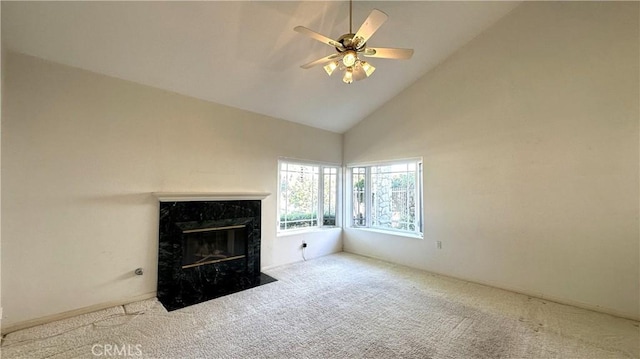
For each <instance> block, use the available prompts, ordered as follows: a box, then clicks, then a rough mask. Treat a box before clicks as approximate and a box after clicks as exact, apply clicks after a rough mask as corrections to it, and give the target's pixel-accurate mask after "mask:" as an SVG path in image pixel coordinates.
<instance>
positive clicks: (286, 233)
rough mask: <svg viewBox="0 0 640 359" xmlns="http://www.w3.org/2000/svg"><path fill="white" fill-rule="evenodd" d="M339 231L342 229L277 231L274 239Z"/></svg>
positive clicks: (318, 228) (314, 228) (320, 228)
mask: <svg viewBox="0 0 640 359" xmlns="http://www.w3.org/2000/svg"><path fill="white" fill-rule="evenodd" d="M341 229H342V228H341V227H338V226H332V227H329V226H325V227H312V228H301V229H290V230H288V231H278V233H276V237H288V236H295V235H299V234H305V233H314V232H326V231H334V230H341Z"/></svg>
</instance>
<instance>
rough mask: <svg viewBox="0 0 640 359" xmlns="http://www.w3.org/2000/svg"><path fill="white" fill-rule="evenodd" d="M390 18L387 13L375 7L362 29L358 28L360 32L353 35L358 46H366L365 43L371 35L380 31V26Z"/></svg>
mask: <svg viewBox="0 0 640 359" xmlns="http://www.w3.org/2000/svg"><path fill="white" fill-rule="evenodd" d="M388 18H389V16H387V14H385V13H383V12H382V11H380V10H378V9H373V10H372V11H371V14H369V17H367V19H366V20H365V21H364V23H362V26H360V29H358V32H356V35H355V36H354V37H353V39H354V41H355V42H356V48H361V47H362V46H364V43H365V42H367V40H369V38H370V37H371V35H373V34H374V33H375V32H376V31H378V29H379V28H380V26H382V24H384V23H385V21H387V19H388Z"/></svg>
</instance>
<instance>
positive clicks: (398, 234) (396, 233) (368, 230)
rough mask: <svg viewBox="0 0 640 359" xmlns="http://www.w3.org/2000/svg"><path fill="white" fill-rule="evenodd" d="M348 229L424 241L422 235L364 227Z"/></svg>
mask: <svg viewBox="0 0 640 359" xmlns="http://www.w3.org/2000/svg"><path fill="white" fill-rule="evenodd" d="M349 229H355V230H358V231H365V232H374V233H380V234H387V235H390V236H396V237H406V238H413V239H424V235H423V234H417V233H409V232H400V231H389V230H385V229H379V228H366V227H349Z"/></svg>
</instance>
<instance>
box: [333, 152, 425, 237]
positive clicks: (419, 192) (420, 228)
mask: <svg viewBox="0 0 640 359" xmlns="http://www.w3.org/2000/svg"><path fill="white" fill-rule="evenodd" d="M408 163H415V164H416V171H415V176H416V179H415V180H416V186H415V199H416V204H415V211H416V214H415V217H416V222H417V223H416V224H415V227H416V228H415V230H403V229H397V228H387V227H379V226H375V225H373V223H372V222H373V216H372V208H373V203H372V195H371V194H372V186H371V183H372V182H371V178H372V176H371V172H372V170H371V169H372V167H376V166H391V165H403V164H408ZM354 168H364V169H365V187H364V196H365V200H364V204H365V221H364V222H365V224H364V225H358V224H356V223H355V218H354V212H353V208H354V188H353V186H354V183H353V177H354V171H353V170H354ZM423 172H424V165H423V160H422V158H421V157H416V158H406V159H398V160H385V161H375V162H364V163H351V164H348V165H346V173H345V178H346V181H345V182H346V183H345V193H347V196H346V200H347V203H346V206H345V207H346V208H345V220H346V221H347V222H346V223H348V227H349V228H353V229H360V230H367V231H373V232H380V233H387V234H393V235H400V236H406V237H412V238H420V239H422V238H424V204H423V201H424V199H423V193H424V188H423V187H424V181H423V178H424V173H423ZM347 214H348V216H349V218H347V217H346V215H347Z"/></svg>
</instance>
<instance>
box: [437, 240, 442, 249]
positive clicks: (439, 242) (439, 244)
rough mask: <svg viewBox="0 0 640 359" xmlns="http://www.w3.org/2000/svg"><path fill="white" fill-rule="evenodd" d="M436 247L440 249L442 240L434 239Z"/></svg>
mask: <svg viewBox="0 0 640 359" xmlns="http://www.w3.org/2000/svg"><path fill="white" fill-rule="evenodd" d="M436 248H438V249H442V241H436Z"/></svg>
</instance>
